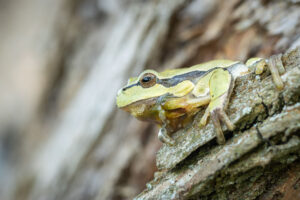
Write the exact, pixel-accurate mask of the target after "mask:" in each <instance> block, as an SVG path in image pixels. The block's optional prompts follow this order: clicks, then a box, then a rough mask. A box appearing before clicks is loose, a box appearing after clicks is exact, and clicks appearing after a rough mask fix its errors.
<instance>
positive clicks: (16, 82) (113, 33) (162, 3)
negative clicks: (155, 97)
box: [0, 0, 300, 200]
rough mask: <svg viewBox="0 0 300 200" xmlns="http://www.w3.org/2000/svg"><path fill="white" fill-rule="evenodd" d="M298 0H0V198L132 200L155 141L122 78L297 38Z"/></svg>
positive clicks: (266, 49)
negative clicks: (120, 97)
mask: <svg viewBox="0 0 300 200" xmlns="http://www.w3.org/2000/svg"><path fill="white" fill-rule="evenodd" d="M299 2H300V1H298V0H273V1H272V0H246V1H241V0H227V1H222V0H193V1H187V0H152V1H151V0H23V1H17V0H10V1H4V0H2V1H0V27H1V28H0V91H1V98H0V177H1V178H0V199H1V200H10V199H20V200H21V199H22V200H23V199H24V200H25V199H33V200H35V199H45V200H52V199H66V200H71V199H72V200H76V199H78V200H79V199H114V200H117V199H132V198H133V197H134V196H136V195H137V194H138V193H140V192H141V191H142V190H143V189H144V188H145V184H146V183H147V182H148V181H149V180H151V179H152V178H153V173H154V172H155V171H156V167H155V153H156V151H157V150H158V149H159V147H160V146H161V143H160V142H159V141H158V139H157V131H158V129H157V127H155V126H153V125H151V124H149V123H142V122H139V121H137V120H136V119H134V118H133V117H130V116H129V115H128V114H127V113H124V112H122V111H119V110H118V109H117V108H116V105H115V96H116V93H117V90H118V89H119V88H121V87H122V86H123V85H124V84H125V83H126V81H127V79H128V77H130V76H136V75H137V74H138V73H140V72H141V71H142V70H144V69H145V68H153V69H157V70H163V69H166V68H177V67H188V66H190V65H193V64H197V63H200V62H203V61H207V60H211V59H215V58H228V59H237V60H242V61H245V60H246V59H247V58H248V57H251V56H263V57H267V56H270V55H272V54H274V53H279V52H283V51H286V50H288V49H290V48H294V47H296V46H299V45H300V3H299Z"/></svg>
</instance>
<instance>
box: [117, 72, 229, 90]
mask: <svg viewBox="0 0 300 200" xmlns="http://www.w3.org/2000/svg"><path fill="white" fill-rule="evenodd" d="M217 68H220V67H214V68H212V69H210V70H208V71H197V70H196V71H192V72H187V73H185V74H180V75H176V76H174V77H172V78H166V79H159V78H157V80H156V82H157V83H158V84H161V85H163V86H164V87H173V86H175V85H177V84H178V83H180V82H182V81H185V80H192V79H195V78H199V77H201V76H204V75H206V74H208V73H209V72H211V71H213V70H215V69H217ZM222 69H224V70H227V69H226V68H222ZM139 85H141V84H140V82H137V83H134V84H132V85H129V86H127V87H125V88H123V91H125V90H127V89H129V88H131V87H134V86H139Z"/></svg>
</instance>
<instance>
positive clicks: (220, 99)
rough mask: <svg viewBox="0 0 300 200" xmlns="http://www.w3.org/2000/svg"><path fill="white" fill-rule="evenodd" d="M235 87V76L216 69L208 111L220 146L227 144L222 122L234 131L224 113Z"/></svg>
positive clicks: (212, 78)
mask: <svg viewBox="0 0 300 200" xmlns="http://www.w3.org/2000/svg"><path fill="white" fill-rule="evenodd" d="M233 86H234V79H233V76H232V75H231V74H230V73H229V72H228V71H227V70H226V69H221V68H219V69H216V70H215V71H214V72H213V74H212V76H211V78H210V80H209V90H210V96H211V101H210V103H209V105H208V109H209V113H210V116H211V119H212V122H213V124H214V127H215V130H216V136H217V141H218V143H219V144H224V143H225V137H224V134H223V131H222V128H221V123H220V121H221V122H223V123H225V125H226V126H227V128H228V129H229V130H233V129H234V125H233V124H232V123H231V121H230V120H229V118H228V116H227V114H226V113H225V111H224V110H225V108H226V106H227V104H228V101H229V98H230V95H231V92H232V89H233Z"/></svg>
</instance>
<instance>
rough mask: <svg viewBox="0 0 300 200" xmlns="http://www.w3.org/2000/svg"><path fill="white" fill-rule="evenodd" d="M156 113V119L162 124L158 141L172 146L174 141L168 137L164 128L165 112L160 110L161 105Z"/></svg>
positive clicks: (165, 122) (165, 121)
mask: <svg viewBox="0 0 300 200" xmlns="http://www.w3.org/2000/svg"><path fill="white" fill-rule="evenodd" d="M158 112H159V113H158V117H159V119H160V120H161V121H162V124H163V125H162V127H161V128H160V129H159V132H158V139H159V140H160V141H161V142H163V143H166V144H168V145H171V146H173V145H174V144H175V140H174V139H173V138H171V137H170V136H169V134H168V131H167V128H166V126H167V123H168V122H167V118H166V111H165V110H164V109H163V108H162V106H161V105H159V108H158Z"/></svg>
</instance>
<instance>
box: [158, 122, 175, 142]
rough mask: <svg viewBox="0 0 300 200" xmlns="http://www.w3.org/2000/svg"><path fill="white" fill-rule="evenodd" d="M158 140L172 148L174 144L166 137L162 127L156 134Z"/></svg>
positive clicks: (166, 134) (164, 129)
mask: <svg viewBox="0 0 300 200" xmlns="http://www.w3.org/2000/svg"><path fill="white" fill-rule="evenodd" d="M158 139H159V140H160V141H161V142H163V143H166V144H168V145H170V146H173V145H174V144H175V140H174V139H173V138H171V137H170V136H169V135H168V132H167V129H166V128H165V127H162V128H161V129H160V130H159V132H158Z"/></svg>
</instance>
